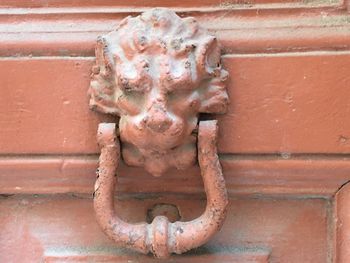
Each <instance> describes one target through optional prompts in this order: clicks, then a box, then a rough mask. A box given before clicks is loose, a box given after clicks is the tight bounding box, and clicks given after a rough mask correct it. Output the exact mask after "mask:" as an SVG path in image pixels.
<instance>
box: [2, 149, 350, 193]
mask: <svg viewBox="0 0 350 263" xmlns="http://www.w3.org/2000/svg"><path fill="white" fill-rule="evenodd" d="M221 164H222V166H223V172H224V177H225V180H226V184H227V189H228V192H229V194H230V196H231V197H233V196H236V195H250V196H254V195H256V196H259V195H282V194H283V195H308V196H310V197H318V196H324V197H331V196H333V195H334V194H335V193H336V192H337V190H338V189H339V188H340V187H341V185H343V184H344V183H345V182H347V181H349V180H350V174H349V170H350V162H349V159H348V158H324V159H323V158H322V157H303V158H299V159H298V158H297V159H289V160H285V159H282V158H277V157H275V156H260V157H245V156H234V155H225V156H221ZM96 168H97V156H95V155H91V156H52V157H50V156H37V157H35V156H32V157H29V156H28V157H3V158H1V159H0V193H2V194H53V193H70V192H72V193H90V194H92V192H93V184H94V181H95V171H96ZM118 181H119V182H118V185H119V189H118V190H117V192H118V193H117V194H118V195H121V194H127V195H128V194H144V193H154V194H202V193H203V186H202V181H201V177H200V174H199V169H198V168H193V169H190V170H186V171H174V170H173V171H170V172H168V173H166V174H165V175H164V176H162V177H160V178H154V177H152V176H151V175H149V174H147V173H146V172H144V170H143V169H139V168H134V167H126V166H125V165H123V164H122V165H121V167H120V168H119V178H118Z"/></svg>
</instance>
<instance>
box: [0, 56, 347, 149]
mask: <svg viewBox="0 0 350 263" xmlns="http://www.w3.org/2000/svg"><path fill="white" fill-rule="evenodd" d="M223 60H224V64H225V67H226V68H227V69H228V70H229V72H230V76H231V79H230V83H229V87H228V90H229V95H230V97H231V104H230V106H229V110H228V113H227V114H226V115H224V116H223V117H221V116H219V119H220V122H219V124H220V132H221V136H220V139H219V151H220V152H221V153H245V154H246V153H288V154H289V153H292V154H293V153H327V154H329V153H350V122H348V121H347V120H348V116H349V114H350V107H349V100H348V97H349V96H350V94H349V92H350V91H349V89H348V86H349V84H350V75H349V74H348V69H349V67H350V55H349V54H347V52H345V53H344V54H343V53H332V52H330V53H323V52H321V53H319V52H316V53H314V52H311V53H305V54H301V53H297V54H278V55H268V54H265V55H239V56H234V55H228V56H225V57H224V59H223ZM92 64H93V59H92V58H45V57H43V58H9V59H1V60H0V85H1V87H2V88H1V96H0V114H1V118H0V122H1V127H2V129H1V130H0V152H1V153H2V154H61V153H66V154H77V153H83V154H91V153H96V152H98V149H97V145H96V139H95V134H96V129H97V123H98V122H99V121H108V120H112V118H108V117H106V116H99V115H98V114H97V113H94V112H91V111H90V110H89V108H88V97H87V95H86V93H87V89H88V86H89V79H90V70H91V66H92ZM334 69H336V70H334ZM14 142H17V143H14Z"/></svg>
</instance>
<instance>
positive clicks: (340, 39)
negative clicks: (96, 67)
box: [0, 3, 350, 56]
mask: <svg viewBox="0 0 350 263" xmlns="http://www.w3.org/2000/svg"><path fill="white" fill-rule="evenodd" d="M341 6H342V7H341V8H340V7H339V8H336V9H335V10H333V11H329V10H328V11H322V12H320V10H317V11H315V12H314V13H312V14H310V15H305V13H304V12H305V11H304V12H299V13H293V12H292V11H291V10H290V9H286V10H284V9H283V10H279V11H278V13H277V14H276V13H275V12H274V11H273V12H270V11H267V10H264V9H258V12H257V10H251V9H249V10H245V11H244V10H243V11H242V10H241V11H238V10H235V9H233V10H232V9H228V10H218V11H208V10H202V11H198V10H197V11H188V12H179V14H180V15H181V16H195V17H196V19H197V20H198V21H199V22H200V24H201V25H202V26H204V27H206V28H208V29H209V31H212V32H214V33H215V34H216V35H217V36H218V37H219V39H220V42H221V43H222V44H223V50H224V53H226V54H244V53H276V52H298V51H314V50H336V51H338V50H349V49H350V34H349V32H350V25H349V17H348V15H347V13H346V11H345V9H344V8H343V6H344V4H343V3H342V5H341ZM139 11H142V9H140V10H139ZM138 13H139V12H136V11H135V10H134V9H130V10H122V9H118V8H117V9H108V8H88V9H86V8H85V9H84V8H75V9H74V8H48V9H45V8H42V9H40V8H38V9H1V8H0V47H1V49H0V56H93V55H94V46H95V42H96V38H97V37H98V36H99V35H102V34H104V33H106V32H109V31H111V30H113V29H114V28H115V27H116V25H117V24H118V23H119V22H120V21H121V19H123V18H124V17H126V16H128V15H137V14H138ZM320 13H322V14H320ZM13 21H16V23H14V22H13Z"/></svg>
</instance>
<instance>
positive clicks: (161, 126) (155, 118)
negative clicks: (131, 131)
mask: <svg viewBox="0 0 350 263" xmlns="http://www.w3.org/2000/svg"><path fill="white" fill-rule="evenodd" d="M144 121H145V123H146V126H147V128H149V129H150V130H152V131H154V132H157V133H161V132H165V131H166V130H168V129H169V128H170V126H171V125H172V124H173V121H172V119H171V118H170V116H169V115H168V114H167V113H166V112H164V111H163V110H153V111H151V113H150V114H149V115H148V116H147V117H145V119H144Z"/></svg>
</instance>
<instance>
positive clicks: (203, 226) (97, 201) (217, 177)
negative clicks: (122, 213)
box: [94, 121, 228, 258]
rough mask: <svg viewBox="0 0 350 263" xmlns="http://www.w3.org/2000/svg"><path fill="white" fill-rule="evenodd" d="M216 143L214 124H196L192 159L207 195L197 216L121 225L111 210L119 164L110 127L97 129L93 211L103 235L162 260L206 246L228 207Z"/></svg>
mask: <svg viewBox="0 0 350 263" xmlns="http://www.w3.org/2000/svg"><path fill="white" fill-rule="evenodd" d="M216 140H217V122H216V121H203V122H200V124H199V132H198V160H199V166H200V168H201V172H202V178H203V182H204V188H205V192H206V194H207V206H206V209H205V212H204V213H203V214H202V215H201V216H200V217H198V218H196V219H194V220H192V221H189V222H180V221H177V222H174V223H171V222H169V221H168V219H167V218H166V217H164V216H157V217H155V218H154V220H153V221H152V223H151V224H147V223H139V224H130V223H127V222H124V221H123V220H121V219H120V218H119V217H118V215H117V213H116V212H115V211H114V191H115V190H114V189H115V186H116V182H117V178H116V170H117V167H118V163H119V159H120V144H119V140H118V138H117V135H116V133H115V124H113V123H102V124H100V126H99V131H98V143H99V145H100V147H101V156H100V166H99V170H98V178H97V181H96V185H95V194H94V208H95V212H96V217H97V221H98V223H99V224H100V226H101V227H102V229H103V231H104V232H105V233H106V234H107V235H108V236H109V237H110V238H111V239H113V240H114V241H115V242H116V243H117V244H118V245H120V246H124V247H128V248H132V249H135V250H137V251H139V252H142V253H149V252H151V253H153V254H154V255H155V256H156V257H159V258H166V257H168V256H169V254H170V253H176V254H181V253H183V252H186V251H188V250H190V249H192V248H196V247H198V246H201V245H203V244H204V243H206V242H207V241H208V240H209V239H210V238H211V237H212V236H213V235H214V234H215V233H216V232H217V231H218V230H219V229H220V228H221V226H222V224H223V222H224V219H225V217H226V207H227V204H228V198H227V192H226V188H225V180H224V178H223V175H222V171H221V165H220V163H219V159H218V156H217V153H216V151H217V150H216Z"/></svg>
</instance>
